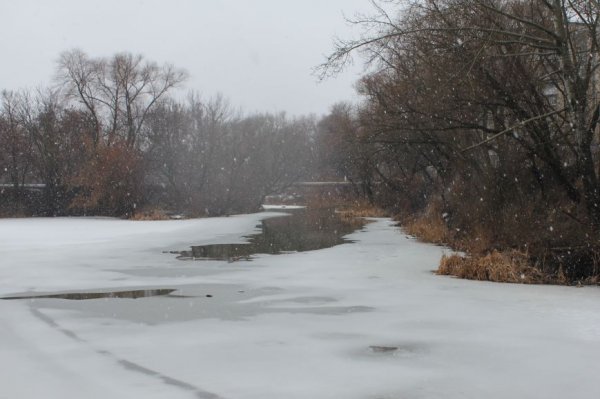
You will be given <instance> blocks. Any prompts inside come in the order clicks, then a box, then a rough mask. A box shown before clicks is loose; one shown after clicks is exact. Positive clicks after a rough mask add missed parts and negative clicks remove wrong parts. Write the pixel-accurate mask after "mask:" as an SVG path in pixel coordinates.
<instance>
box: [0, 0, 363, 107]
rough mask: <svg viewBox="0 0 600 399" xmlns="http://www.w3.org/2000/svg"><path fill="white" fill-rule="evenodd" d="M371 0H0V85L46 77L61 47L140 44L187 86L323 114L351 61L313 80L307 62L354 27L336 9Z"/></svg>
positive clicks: (342, 94) (349, 11)
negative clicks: (178, 72) (185, 75)
mask: <svg viewBox="0 0 600 399" xmlns="http://www.w3.org/2000/svg"><path fill="white" fill-rule="evenodd" d="M369 9H370V6H369V1H368V0H51V1H50V0H0V15H1V16H2V23H0V37H1V38H2V39H0V54H1V55H2V64H1V69H0V70H1V71H2V73H1V74H0V89H19V88H26V87H30V88H31V87H35V86H38V85H42V84H47V83H50V81H51V78H52V75H53V72H54V70H55V65H56V59H57V57H58V55H59V54H60V52H62V51H64V50H69V49H72V48H80V49H82V50H83V51H85V52H86V53H88V54H89V55H90V56H93V57H96V56H109V55H112V54H114V53H116V52H119V51H130V52H132V53H140V54H142V55H143V56H145V57H146V58H148V59H151V60H154V61H157V62H159V63H164V62H169V63H173V64H174V65H175V66H177V67H181V68H184V69H186V70H187V71H188V72H189V74H190V79H189V81H188V82H187V83H186V87H188V88H190V89H195V90H198V91H200V92H201V93H202V94H203V95H204V96H206V97H208V96H210V95H214V94H216V93H218V92H220V93H222V94H224V95H225V96H226V97H227V98H229V100H230V101H231V103H232V104H233V105H236V106H240V107H242V108H243V110H244V111H246V112H254V111H286V112H288V113H290V114H303V113H316V114H324V113H325V112H327V110H328V109H329V107H330V106H331V105H332V104H333V103H335V102H337V101H341V100H353V99H355V98H356V96H355V94H354V89H353V83H354V82H355V81H356V79H357V76H358V75H357V74H358V73H359V72H360V71H361V67H359V66H358V65H357V66H355V67H353V68H351V69H350V70H348V71H347V72H345V73H344V74H342V75H340V76H339V77H337V78H335V79H329V80H327V81H325V82H323V83H317V82H316V78H315V77H314V76H312V75H311V69H312V68H313V67H314V66H315V65H317V64H319V63H320V62H322V61H323V59H324V54H326V53H328V52H330V51H331V49H332V43H333V38H334V36H336V35H338V36H341V37H346V38H347V37H350V36H355V35H356V34H358V32H357V31H356V30H354V29H352V28H351V27H349V26H348V25H347V23H346V22H345V21H344V18H343V15H344V14H345V15H347V16H352V15H354V14H355V13H356V12H360V11H362V12H365V11H368V10H369Z"/></svg>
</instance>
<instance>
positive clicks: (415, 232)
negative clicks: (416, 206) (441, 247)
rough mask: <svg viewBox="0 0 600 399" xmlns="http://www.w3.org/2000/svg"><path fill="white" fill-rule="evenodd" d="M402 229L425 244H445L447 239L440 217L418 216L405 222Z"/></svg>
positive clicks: (445, 228)
mask: <svg viewBox="0 0 600 399" xmlns="http://www.w3.org/2000/svg"><path fill="white" fill-rule="evenodd" d="M402 228H403V229H404V231H406V232H407V233H408V234H410V235H412V236H415V237H417V238H419V239H420V240H422V241H425V242H431V243H434V244H446V243H447V242H448V238H449V232H448V227H447V226H446V223H445V222H444V220H443V219H442V218H441V217H435V216H432V215H426V216H420V217H416V218H411V219H408V220H406V221H405V222H404V223H403V224H402Z"/></svg>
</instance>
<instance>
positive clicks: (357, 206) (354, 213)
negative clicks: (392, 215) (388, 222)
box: [337, 201, 389, 219]
mask: <svg viewBox="0 0 600 399" xmlns="http://www.w3.org/2000/svg"><path fill="white" fill-rule="evenodd" d="M337 213H338V214H339V215H340V216H341V217H342V218H345V219H346V218H348V219H352V218H364V217H372V218H379V217H387V216H389V214H388V213H387V212H386V211H385V210H384V209H381V208H379V207H377V206H375V205H373V204H370V203H369V202H366V201H354V202H353V203H352V204H350V205H347V206H344V207H342V209H339V210H337Z"/></svg>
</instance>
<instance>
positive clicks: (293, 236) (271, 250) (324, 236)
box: [167, 209, 366, 262]
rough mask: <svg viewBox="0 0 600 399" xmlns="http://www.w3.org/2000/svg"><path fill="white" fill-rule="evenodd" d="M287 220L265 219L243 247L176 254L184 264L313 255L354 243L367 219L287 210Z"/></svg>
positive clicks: (215, 246)
mask: <svg viewBox="0 0 600 399" xmlns="http://www.w3.org/2000/svg"><path fill="white" fill-rule="evenodd" d="M286 213H288V215H287V216H279V217H274V218H269V219H265V220H263V221H262V222H261V224H260V225H259V226H257V228H260V230H261V231H260V232H259V233H257V234H253V235H250V236H248V237H246V238H247V239H248V242H247V243H243V244H239V243H238V244H210V245H198V246H192V247H191V249H190V250H187V251H167V252H169V253H177V254H179V256H178V257H177V258H178V259H181V260H226V261H229V262H235V261H239V260H251V259H252V256H253V255H256V254H272V255H278V254H284V253H292V252H304V251H314V250H317V249H323V248H329V247H333V246H336V245H339V244H344V243H349V242H352V241H351V240H348V239H346V238H344V236H345V235H347V234H350V233H352V232H354V231H356V230H358V229H360V228H362V227H363V226H364V225H365V224H366V221H365V220H364V219H357V218H347V217H342V216H340V214H338V213H336V212H335V210H334V209H286Z"/></svg>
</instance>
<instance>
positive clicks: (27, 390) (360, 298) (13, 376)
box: [0, 214, 600, 399]
mask: <svg viewBox="0 0 600 399" xmlns="http://www.w3.org/2000/svg"><path fill="white" fill-rule="evenodd" d="M267 215H268V214H267ZM262 217H265V214H255V215H240V216H235V217H229V218H216V219H202V220H183V221H164V222H130V221H121V220H113V219H7V220H0V293H1V294H2V295H17V294H22V293H24V292H37V293H54V292H57V291H83V290H91V291H98V289H101V290H114V289H116V288H119V287H121V288H122V287H127V288H131V289H143V288H148V287H153V288H175V289H177V291H176V292H175V293H176V294H179V295H180V296H179V297H153V298H143V299H141V298H140V299H127V298H121V299H94V300H90V301H68V300H63V299H48V298H46V299H36V300H11V301H0V342H2V346H1V348H2V349H1V351H0V355H1V358H2V362H1V363H0V375H1V376H2V383H1V384H0V398H3V397H6V398H39V397H49V398H59V397H60V398H63V397H86V398H96V397H98V398H100V397H107V396H110V397H116V398H121V397H123V398H124V397H128V398H131V397H144V398H211V399H216V398H223V399H228V398H231V399H234V398H240V399H241V398H244V399H245V398H248V399H255V398H256V399H258V398H260V399H271V398H273V399H275V398H277V399H282V398H285V399H294V398H307V399H319V398H323V399H325V398H331V399H333V398H336V399H338V398H344V399H347V398H348V399H353V398H356V399H358V398H365V399H378V398H379V399H383V398H389V399H392V398H408V399H412V398H597V397H600V385H599V384H598V383H597V373H598V366H599V365H600V360H599V359H600V312H599V311H598V303H600V290H599V289H597V288H570V287H551V286H524V285H509V284H493V283H482V282H473V281H463V280H457V279H453V278H448V277H438V276H435V275H433V274H432V273H431V270H433V269H434V268H435V267H436V266H437V262H438V261H439V257H440V255H441V253H442V251H444V249H443V248H441V247H436V246H432V245H425V244H421V243H418V242H416V241H415V240H413V239H411V238H409V237H407V236H405V235H404V234H402V232H401V231H400V230H399V229H398V228H396V227H394V225H393V224H392V223H391V222H390V221H389V220H386V219H374V221H373V223H371V224H369V225H367V226H366V227H365V229H364V231H361V232H356V233H354V234H352V235H351V238H352V239H353V240H356V242H354V243H352V244H343V245H339V246H336V247H333V248H328V249H324V250H319V251H312V252H304V253H294V254H285V255H278V256H268V255H265V256H259V257H257V258H256V259H255V260H254V261H253V262H241V263H236V264H227V263H226V262H218V261H213V262H181V261H177V260H176V259H175V256H174V255H173V254H169V253H163V251H169V250H177V249H182V248H186V247H188V246H190V245H197V244H204V243H225V242H232V241H240V240H243V239H242V237H243V235H245V234H248V233H249V232H251V231H253V230H254V228H255V225H256V224H257V222H258V221H259V220H260V219H261V218H262ZM207 295H210V297H208V296H207Z"/></svg>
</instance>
